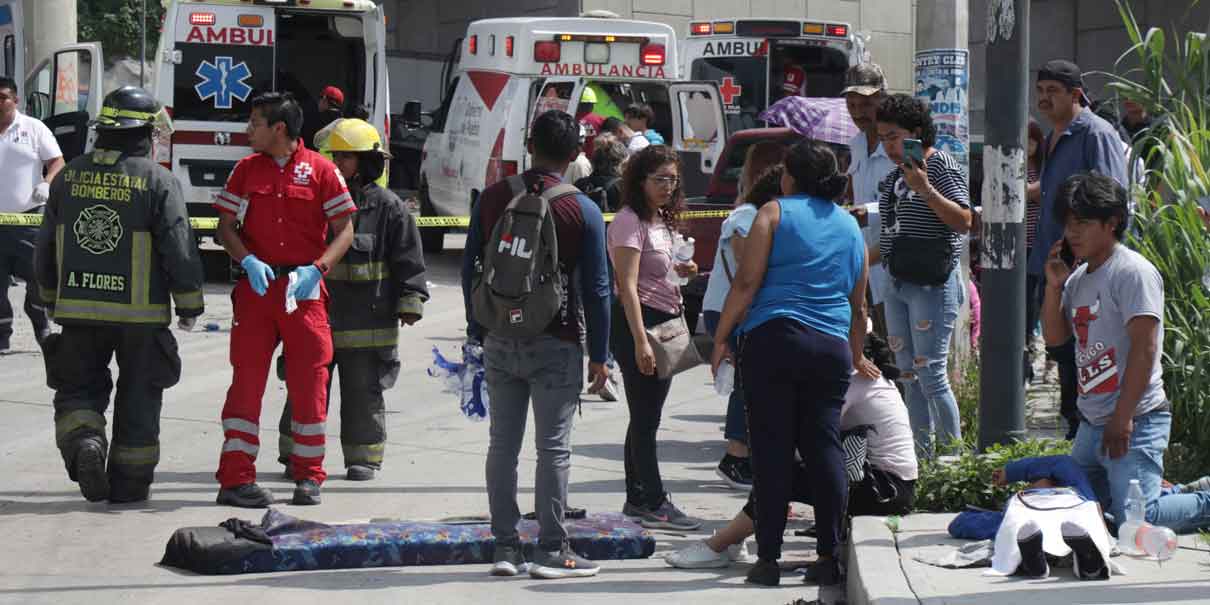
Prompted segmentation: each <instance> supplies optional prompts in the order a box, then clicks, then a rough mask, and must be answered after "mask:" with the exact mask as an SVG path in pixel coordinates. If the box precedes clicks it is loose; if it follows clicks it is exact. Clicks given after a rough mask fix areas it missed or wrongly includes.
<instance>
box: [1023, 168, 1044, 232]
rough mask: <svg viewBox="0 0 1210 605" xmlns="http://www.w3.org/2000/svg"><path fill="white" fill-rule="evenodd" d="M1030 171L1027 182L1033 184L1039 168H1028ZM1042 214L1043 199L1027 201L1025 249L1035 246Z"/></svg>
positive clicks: (1027, 170) (1036, 179)
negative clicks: (1039, 219)
mask: <svg viewBox="0 0 1210 605" xmlns="http://www.w3.org/2000/svg"><path fill="white" fill-rule="evenodd" d="M1026 172H1027V173H1028V179H1029V180H1028V181H1027V184H1029V185H1032V184H1034V183H1036V182H1038V178H1040V175H1039V174H1038V171H1037V170H1034V169H1033V168H1027V169H1026ZM1041 216H1042V200H1038V201H1036V202H1035V201H1033V200H1026V201H1025V249H1026V250H1027V251H1028V250H1032V249H1033V247H1034V239H1035V238H1037V236H1038V218H1040V217H1041Z"/></svg>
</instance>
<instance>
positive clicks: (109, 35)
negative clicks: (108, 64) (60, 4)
mask: <svg viewBox="0 0 1210 605" xmlns="http://www.w3.org/2000/svg"><path fill="white" fill-rule="evenodd" d="M143 1H144V0H82V1H81V2H80V4H79V9H78V10H79V13H78V24H79V25H78V26H77V29H78V35H79V38H80V40H87V41H89V42H93V41H96V42H100V43H101V45H102V48H103V49H104V50H105V58H106V60H111V59H117V58H120V57H137V56H138V55H139V36H140V35H141V34H142V29H141V28H140V27H139V18H140V16H141V14H142V9H143ZM146 3H147V54H148V56H150V55H152V54H154V53H155V45H156V37H157V36H158V34H159V31H160V20H161V19H162V18H163V17H164V6H163V4H161V2H160V1H159V0H146Z"/></svg>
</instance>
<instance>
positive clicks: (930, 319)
mask: <svg viewBox="0 0 1210 605" xmlns="http://www.w3.org/2000/svg"><path fill="white" fill-rule="evenodd" d="M962 288H963V285H962V277H961V276H960V275H959V273H958V271H957V270H955V271H953V272H952V273H951V274H950V277H949V280H948V281H946V282H945V283H944V284H942V285H940V286H919V285H916V284H912V283H908V282H905V281H902V280H898V279H892V280H891V281H890V283H888V284H887V287H886V290H885V294H886V301H885V303H884V305H885V309H886V325H887V336H888V338H887V343H888V344H889V345H890V347H891V351H892V352H894V353H895V365H896V366H898V367H899V369H900V370H901V371H902V372H903V373H902V374H901V375H900V377H899V382H901V383H903V385H904V387H905V389H906V390H907V406H908V417H909V419H910V420H911V423H912V433H913V434H914V435H915V439H916V450H917V453H918V454H919V455H922V456H928V455H929V454H930V453H931V452H932V442H931V438H930V432H931V431H932V429H933V428H935V429H936V432H937V440H938V441H939V442H940V443H941V445H942V447H944V446H948V445H949V444H950V442H951V441H953V440H955V439H961V438H962V428H961V425H960V424H959V419H958V400H957V399H956V398H954V391H953V390H952V389H951V388H950V381H949V375H948V374H947V372H946V366H947V365H948V362H949V345H950V336H951V335H952V334H953V332H954V322H955V321H956V320H957V319H958V307H960V306H961V305H962V301H963V299H964V298H965V296H966V295H965V293H964V292H963V291H962Z"/></svg>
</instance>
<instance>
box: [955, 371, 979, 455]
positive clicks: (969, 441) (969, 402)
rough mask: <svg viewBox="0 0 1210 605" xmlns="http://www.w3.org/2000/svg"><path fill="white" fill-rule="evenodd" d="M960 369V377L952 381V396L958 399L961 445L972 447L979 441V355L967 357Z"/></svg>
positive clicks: (967, 447)
mask: <svg viewBox="0 0 1210 605" xmlns="http://www.w3.org/2000/svg"><path fill="white" fill-rule="evenodd" d="M960 371H961V379H960V380H956V381H953V389H954V398H955V399H957V400H958V420H959V427H960V428H961V429H962V445H963V447H965V448H966V449H974V448H975V447H976V446H977V445H978V443H979V388H980V382H979V380H980V377H979V372H980V366H979V357H978V356H977V355H972V356H970V357H968V358H967V359H966V361H965V362H964V363H963V364H962V367H961V369H960Z"/></svg>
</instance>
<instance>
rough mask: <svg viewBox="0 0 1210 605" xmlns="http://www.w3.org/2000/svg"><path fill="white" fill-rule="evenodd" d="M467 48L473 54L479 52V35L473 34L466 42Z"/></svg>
mask: <svg viewBox="0 0 1210 605" xmlns="http://www.w3.org/2000/svg"><path fill="white" fill-rule="evenodd" d="M466 50H467V51H469V52H470V53H471V54H472V55H477V54H479V36H477V35H475V36H471V39H470V40H469V41H467V43H466Z"/></svg>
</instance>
